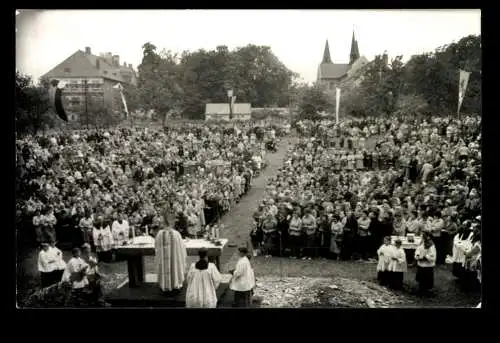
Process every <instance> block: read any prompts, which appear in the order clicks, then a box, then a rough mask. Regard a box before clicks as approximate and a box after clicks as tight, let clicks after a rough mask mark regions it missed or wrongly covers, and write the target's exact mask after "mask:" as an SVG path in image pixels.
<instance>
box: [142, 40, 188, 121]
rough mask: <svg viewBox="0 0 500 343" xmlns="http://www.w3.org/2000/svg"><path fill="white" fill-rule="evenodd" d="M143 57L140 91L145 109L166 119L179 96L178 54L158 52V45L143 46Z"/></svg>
mask: <svg viewBox="0 0 500 343" xmlns="http://www.w3.org/2000/svg"><path fill="white" fill-rule="evenodd" d="M142 50H143V58H142V63H141V64H140V65H139V67H138V70H139V80H138V93H139V99H140V100H141V103H142V106H143V108H144V110H146V111H149V110H154V111H155V113H156V116H157V118H159V119H162V120H165V119H166V116H167V114H168V112H169V111H170V110H171V109H172V108H174V107H175V105H176V103H177V102H178V98H179V93H180V91H179V89H178V88H177V87H178V84H177V77H176V76H177V75H176V73H177V61H176V60H177V56H176V55H174V54H172V53H170V52H168V51H167V52H165V51H164V52H162V53H161V54H158V53H157V52H156V46H154V45H153V44H151V43H146V44H144V45H143V46H142Z"/></svg>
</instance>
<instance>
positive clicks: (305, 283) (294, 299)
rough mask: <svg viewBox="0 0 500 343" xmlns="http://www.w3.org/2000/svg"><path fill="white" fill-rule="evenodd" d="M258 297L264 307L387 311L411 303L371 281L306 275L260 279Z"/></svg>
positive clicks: (402, 296)
mask: <svg viewBox="0 0 500 343" xmlns="http://www.w3.org/2000/svg"><path fill="white" fill-rule="evenodd" d="M255 297H256V298H258V299H260V307H261V308H267V307H270V308H297V307H330V308H336V307H337V308H338V307H343V308H358V307H366V308H377V307H381V308H388V307H398V305H400V304H404V303H409V302H410V301H411V300H409V299H406V296H405V295H403V294H397V293H394V292H391V291H389V290H387V289H386V288H384V287H380V286H379V285H377V284H375V283H373V282H370V281H368V282H367V281H358V280H352V279H345V278H311V277H305V276H303V277H290V278H280V277H267V276H265V277H261V278H259V280H258V282H257V287H256V289H255Z"/></svg>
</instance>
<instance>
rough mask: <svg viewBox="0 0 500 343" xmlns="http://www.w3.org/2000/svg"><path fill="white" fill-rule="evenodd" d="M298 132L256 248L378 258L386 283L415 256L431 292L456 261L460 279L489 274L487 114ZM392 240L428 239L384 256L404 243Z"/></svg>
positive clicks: (312, 126)
mask: <svg viewBox="0 0 500 343" xmlns="http://www.w3.org/2000/svg"><path fill="white" fill-rule="evenodd" d="M297 130H298V132H299V133H301V134H302V138H301V139H300V142H299V143H298V144H297V145H296V146H294V147H292V148H291V149H290V151H289V152H288V157H287V159H286V161H285V163H284V165H283V167H282V168H281V170H280V172H279V174H278V176H277V177H276V178H274V179H272V180H270V182H269V184H268V186H267V196H266V198H265V199H264V200H263V202H262V204H261V205H260V206H259V208H258V209H257V211H256V212H255V215H254V218H255V221H254V226H253V227H252V229H251V239H252V242H253V246H254V254H257V253H258V252H259V251H260V252H261V253H262V254H264V255H266V256H290V257H292V258H302V259H313V258H317V257H322V258H332V259H340V260H351V259H363V260H369V259H378V260H379V265H378V267H377V270H378V271H380V272H383V273H382V274H381V275H382V276H381V278H382V281H381V282H382V283H386V280H385V279H386V278H385V276H384V275H385V274H384V273H385V272H389V271H391V270H397V272H398V273H399V272H400V270H401V271H402V272H404V271H405V270H406V269H405V268H406V267H405V264H406V257H408V258H409V259H411V260H413V259H415V262H416V264H417V268H418V270H419V272H418V273H417V274H418V277H417V279H418V280H421V282H420V281H419V284H422V290H423V291H425V290H428V289H431V288H432V286H433V279H432V276H433V273H430V271H431V270H432V271H433V268H434V266H435V265H436V264H443V263H445V261H446V260H447V257H448V260H449V261H452V262H453V263H454V264H455V268H454V270H455V275H456V276H458V277H460V278H461V279H466V278H468V279H474V277H475V276H476V275H477V274H478V272H479V270H480V268H479V267H478V266H479V264H480V234H481V231H480V227H481V177H480V175H481V119H480V118H479V117H476V116H465V117H462V118H460V119H458V118H456V117H455V118H452V117H436V118H431V119H422V118H408V117H404V118H398V117H394V118H390V119H385V118H384V119H382V118H377V119H373V118H370V119H362V120H347V121H344V122H342V123H340V125H335V124H334V123H331V122H321V123H313V122H299V123H297ZM391 236H399V237H402V238H403V239H405V236H410V237H411V238H409V239H413V237H415V236H418V237H421V241H422V244H421V245H419V246H418V247H416V249H414V250H413V251H408V250H407V251H406V253H405V261H402V255H401V250H397V249H396V250H394V254H393V253H392V252H391V253H387V252H386V253H383V255H380V253H381V252H382V251H384V250H385V249H389V248H384V249H382V247H381V246H383V245H384V241H385V242H386V243H385V244H386V245H387V244H388V245H389V246H390V249H389V251H393V247H394V244H396V248H397V244H398V243H397V240H396V242H394V240H393V239H391ZM399 244H400V247H401V242H400V243H399ZM399 249H401V248H399ZM381 256H385V257H384V258H381ZM386 258H387V260H385V259H386ZM382 260H384V261H382ZM412 262H413V261H412ZM425 268H431V269H425ZM479 274H480V272H479ZM398 275H399V274H398ZM400 278H401V276H400V275H399V276H397V277H396V278H392V277H391V278H390V279H391V280H392V281H390V283H391V284H395V285H396V288H397V287H400V286H399V285H400V283H401V281H396V282H395V283H394V282H393V281H394V279H395V280H400ZM476 280H477V278H476Z"/></svg>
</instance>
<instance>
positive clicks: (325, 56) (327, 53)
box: [321, 39, 332, 63]
mask: <svg viewBox="0 0 500 343" xmlns="http://www.w3.org/2000/svg"><path fill="white" fill-rule="evenodd" d="M321 63H332V59H331V58H330V47H329V46H328V39H327V40H326V44H325V51H324V52H323V61H322V62H321Z"/></svg>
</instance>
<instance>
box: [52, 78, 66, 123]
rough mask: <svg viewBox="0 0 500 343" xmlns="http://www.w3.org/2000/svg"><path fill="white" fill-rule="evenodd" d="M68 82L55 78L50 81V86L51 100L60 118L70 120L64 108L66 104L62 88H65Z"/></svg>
mask: <svg viewBox="0 0 500 343" xmlns="http://www.w3.org/2000/svg"><path fill="white" fill-rule="evenodd" d="M65 86H66V84H65V83H64V82H61V81H59V80H56V79H53V80H51V81H50V88H49V100H50V105H51V106H52V108H53V109H54V110H55V111H56V113H57V115H58V116H59V118H61V119H62V120H64V121H65V122H67V121H68V116H67V115H66V111H65V110H64V106H63V103H62V88H64V87H65Z"/></svg>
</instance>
